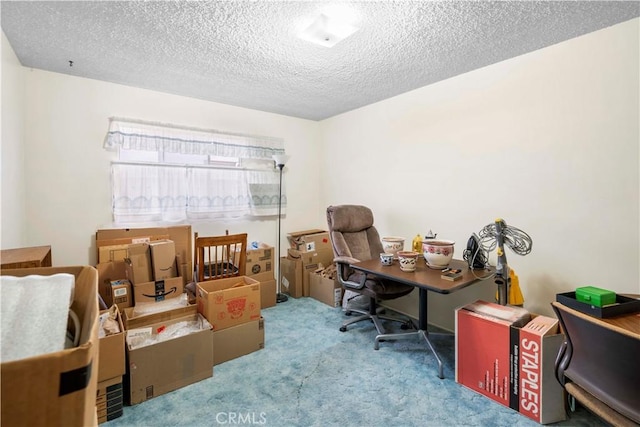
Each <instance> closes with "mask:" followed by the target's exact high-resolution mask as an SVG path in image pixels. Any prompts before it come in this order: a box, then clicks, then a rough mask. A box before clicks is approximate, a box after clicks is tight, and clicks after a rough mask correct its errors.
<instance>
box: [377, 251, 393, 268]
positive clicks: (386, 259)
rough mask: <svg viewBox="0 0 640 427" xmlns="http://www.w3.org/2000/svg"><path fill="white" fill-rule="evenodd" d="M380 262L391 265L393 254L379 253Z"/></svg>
mask: <svg viewBox="0 0 640 427" xmlns="http://www.w3.org/2000/svg"><path fill="white" fill-rule="evenodd" d="M380 263H381V264H382V265H392V264H393V255H392V254H388V253H386V252H384V253H381V254H380Z"/></svg>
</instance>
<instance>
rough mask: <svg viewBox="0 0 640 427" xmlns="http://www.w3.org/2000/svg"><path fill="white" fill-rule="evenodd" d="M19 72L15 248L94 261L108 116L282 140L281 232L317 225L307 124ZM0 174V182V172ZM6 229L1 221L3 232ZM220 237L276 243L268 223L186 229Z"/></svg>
mask: <svg viewBox="0 0 640 427" xmlns="http://www.w3.org/2000/svg"><path fill="white" fill-rule="evenodd" d="M25 74H26V76H25V79H26V94H25V97H24V103H25V105H26V114H25V118H24V122H25V123H26V124H27V125H26V126H25V129H24V150H25V152H26V153H28V158H27V161H26V166H25V169H24V176H25V185H24V188H26V189H27V199H26V200H27V201H26V223H27V224H28V229H27V230H26V233H25V237H24V239H23V243H22V244H23V245H25V246H35V245H45V244H50V245H52V252H53V262H54V265H73V264H87V263H88V264H94V263H95V262H96V256H95V247H94V240H95V231H96V230H97V229H99V228H108V227H110V226H111V206H110V203H111V190H110V184H109V176H110V175H109V170H110V161H111V160H112V159H114V156H115V154H114V153H112V152H108V151H106V150H104V149H103V148H102V143H103V139H104V137H105V135H106V132H107V128H108V120H107V119H108V117H110V116H121V117H129V118H136V119H143V120H151V121H158V122H167V123H176V124H181V125H187V126H196V127H202V128H210V129H218V130H222V131H229V132H240V133H250V134H256V135H266V136H273V137H280V138H283V139H284V140H285V149H286V151H287V153H288V154H290V155H291V156H292V157H291V160H290V161H289V163H288V165H287V166H286V167H285V171H284V173H285V175H284V181H285V185H286V186H287V196H288V203H289V207H288V211H287V215H286V217H285V218H284V219H283V224H282V230H283V233H284V232H287V231H295V230H300V229H307V228H314V227H318V226H323V223H324V215H323V214H322V208H320V206H319V205H318V203H319V201H318V200H317V197H316V193H317V191H318V188H317V186H318V182H319V174H320V166H319V165H318V163H317V157H318V155H319V144H318V141H317V138H318V130H317V129H318V126H319V124H318V123H317V122H312V121H308V120H302V119H296V118H291V117H286V116H281V115H276V114H270V113H264V112H260V111H254V110H248V109H242V108H236V107H231V106H227V105H222V104H216V103H212V102H205V101H200V100H196V99H191V98H186V97H179V96H173V95H168V94H164V93H159V92H153V91H148V90H142V89H135V88H131V87H126V86H122V85H117V84H112V83H106V82H100V81H95V80H89V79H83V78H78V77H73V76H68V75H63V74H58V73H50V72H46V71H42V70H31V69H29V70H26V69H25ZM4 101H5V100H4V98H3V112H4V110H5V109H8V108H12V103H11V102H10V101H12V100H9V101H8V105H7V104H5V102H4ZM19 103H20V101H19V100H18V101H15V104H19ZM3 147H4V145H3ZM14 148H16V147H14ZM16 151H18V150H17V149H16ZM2 174H3V175H2V181H3V185H4V183H5V170H4V168H3V171H2ZM7 181H8V180H7ZM4 209H5V208H4V206H3V213H4ZM14 219H15V218H14ZM16 223H17V221H16ZM12 224H13V222H12V220H9V219H8V220H7V221H4V220H3V228H4V227H11V226H12ZM225 230H229V232H230V233H236V232H245V231H246V232H248V233H249V239H250V241H253V240H258V241H262V242H266V243H268V244H271V245H275V243H276V239H277V237H276V236H277V225H276V222H275V220H274V219H270V220H264V221H254V222H248V221H242V220H233V221H222V222H215V223H194V224H193V231H198V232H199V233H201V234H204V235H212V234H224V232H225ZM3 243H4V242H3ZM282 244H283V245H285V244H286V239H284V238H283V242H282ZM3 247H5V248H6V247H9V246H5V245H4V244H3Z"/></svg>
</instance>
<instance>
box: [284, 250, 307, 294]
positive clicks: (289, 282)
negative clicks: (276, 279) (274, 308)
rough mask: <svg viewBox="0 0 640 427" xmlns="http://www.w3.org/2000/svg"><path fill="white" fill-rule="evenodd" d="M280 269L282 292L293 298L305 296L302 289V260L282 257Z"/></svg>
mask: <svg viewBox="0 0 640 427" xmlns="http://www.w3.org/2000/svg"><path fill="white" fill-rule="evenodd" d="M280 270H281V272H280V286H281V289H280V292H282V293H285V294H287V295H289V296H290V297H292V298H300V297H302V296H304V295H303V291H302V261H301V260H295V259H289V258H287V257H282V258H280Z"/></svg>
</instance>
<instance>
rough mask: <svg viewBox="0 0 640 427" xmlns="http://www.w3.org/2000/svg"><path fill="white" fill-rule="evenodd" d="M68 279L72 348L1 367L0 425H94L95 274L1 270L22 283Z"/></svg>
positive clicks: (64, 270)
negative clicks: (74, 320)
mask: <svg viewBox="0 0 640 427" xmlns="http://www.w3.org/2000/svg"><path fill="white" fill-rule="evenodd" d="M58 273H70V274H73V275H74V276H75V278H76V280H75V291H74V296H73V303H72V309H73V311H74V312H75V313H76V314H77V315H78V317H79V318H80V323H81V325H82V328H81V334H80V343H79V345H78V347H74V348H69V349H65V350H62V351H58V352H54V353H50V354H44V355H41V356H36V357H29V358H27V359H22V360H14V361H11V362H5V363H2V365H1V368H0V376H1V378H2V381H1V385H0V387H1V394H2V399H1V406H2V409H1V414H2V425H7V426H9V425H28V426H36V425H59V426H71V425H78V426H80V425H82V426H89V425H95V423H96V390H97V384H98V381H97V380H98V362H99V361H98V357H99V354H98V272H97V270H96V269H95V268H93V267H90V266H78V267H46V268H21V269H15V270H9V269H7V270H4V269H3V270H2V271H0V274H2V275H7V276H16V277H23V276H27V275H30V274H37V275H43V276H49V275H52V274H58Z"/></svg>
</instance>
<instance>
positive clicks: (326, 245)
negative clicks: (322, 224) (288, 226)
mask: <svg viewBox="0 0 640 427" xmlns="http://www.w3.org/2000/svg"><path fill="white" fill-rule="evenodd" d="M287 238H288V239H289V244H290V245H291V248H292V249H296V250H298V251H300V252H320V251H322V250H331V251H332V250H333V249H332V248H331V241H330V240H329V232H328V231H325V230H320V229H313V230H304V231H295V232H293V233H289V234H287Z"/></svg>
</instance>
